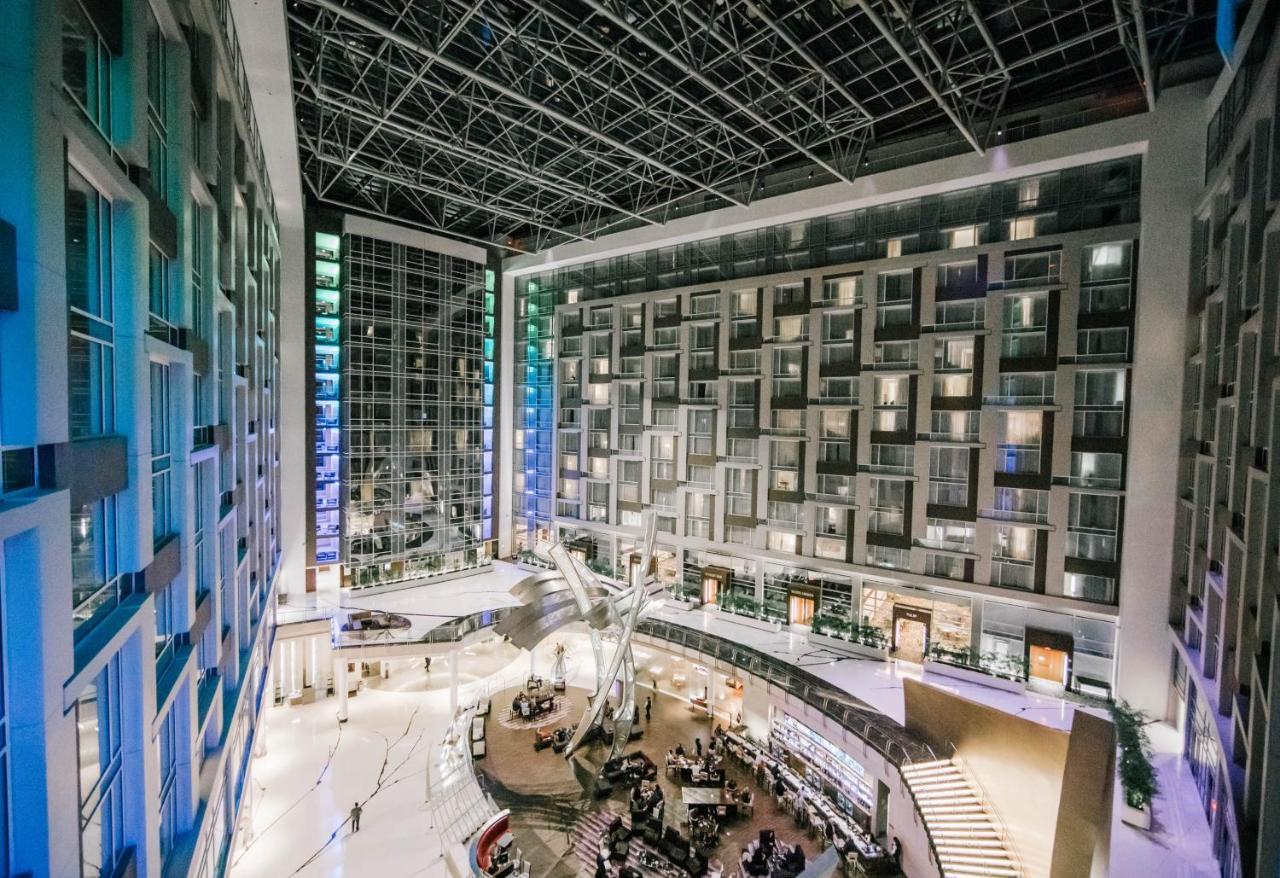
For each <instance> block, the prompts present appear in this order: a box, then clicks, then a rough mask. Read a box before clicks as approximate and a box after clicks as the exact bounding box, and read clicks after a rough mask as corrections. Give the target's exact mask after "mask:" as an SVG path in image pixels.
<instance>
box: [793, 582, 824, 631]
mask: <svg viewBox="0 0 1280 878" xmlns="http://www.w3.org/2000/svg"><path fill="white" fill-rule="evenodd" d="M817 609H818V592H817V590H816V589H813V588H809V587H805V586H799V587H797V586H792V587H791V590H790V592H789V593H788V594H787V621H788V622H790V623H791V624H792V625H812V624H813V616H814V614H815V613H816V612H817Z"/></svg>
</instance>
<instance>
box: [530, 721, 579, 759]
mask: <svg viewBox="0 0 1280 878" xmlns="http://www.w3.org/2000/svg"><path fill="white" fill-rule="evenodd" d="M577 728H578V727H577V726H561V727H560V728H558V729H554V730H552V729H545V728H542V729H535V730H534V739H533V749H534V750H545V749H546V748H547V747H550V748H551V750H552V752H555V753H563V752H564V748H565V747H567V746H569V741H570V739H572V738H573V733H574V731H575V730H576V729H577Z"/></svg>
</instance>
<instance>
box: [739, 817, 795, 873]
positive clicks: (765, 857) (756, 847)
mask: <svg viewBox="0 0 1280 878" xmlns="http://www.w3.org/2000/svg"><path fill="white" fill-rule="evenodd" d="M740 865H741V867H742V874H743V875H751V876H756V878H766V876H768V878H794V876H796V875H799V874H800V873H801V872H803V871H804V865H805V856H804V848H802V847H800V845H798V844H795V845H791V844H786V843H785V842H780V841H778V840H777V838H776V836H775V835H774V831H773V830H772V829H762V830H760V836H759V838H756V839H755V840H753V841H752V842H751V844H749V845H747V846H746V847H745V848H743V849H742V857H741V860H740Z"/></svg>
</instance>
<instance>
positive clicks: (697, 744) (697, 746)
mask: <svg viewBox="0 0 1280 878" xmlns="http://www.w3.org/2000/svg"><path fill="white" fill-rule="evenodd" d="M693 750H694V752H695V753H697V754H698V758H699V759H701V758H702V739H701V738H694V739H693Z"/></svg>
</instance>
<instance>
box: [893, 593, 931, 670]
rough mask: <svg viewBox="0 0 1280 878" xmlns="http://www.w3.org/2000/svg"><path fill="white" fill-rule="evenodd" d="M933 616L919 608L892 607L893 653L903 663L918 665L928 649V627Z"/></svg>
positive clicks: (897, 605)
mask: <svg viewBox="0 0 1280 878" xmlns="http://www.w3.org/2000/svg"><path fill="white" fill-rule="evenodd" d="M932 622H933V614H932V613H930V612H929V611H928V610H922V609H920V608H919V607H906V606H903V605H901V604H895V605H894V607H893V652H894V655H895V656H896V657H897V658H899V659H902V660H903V661H908V662H915V663H916V664H920V663H922V662H923V661H924V656H925V653H926V652H927V651H928V649H929V627H930V625H931V624H932Z"/></svg>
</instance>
